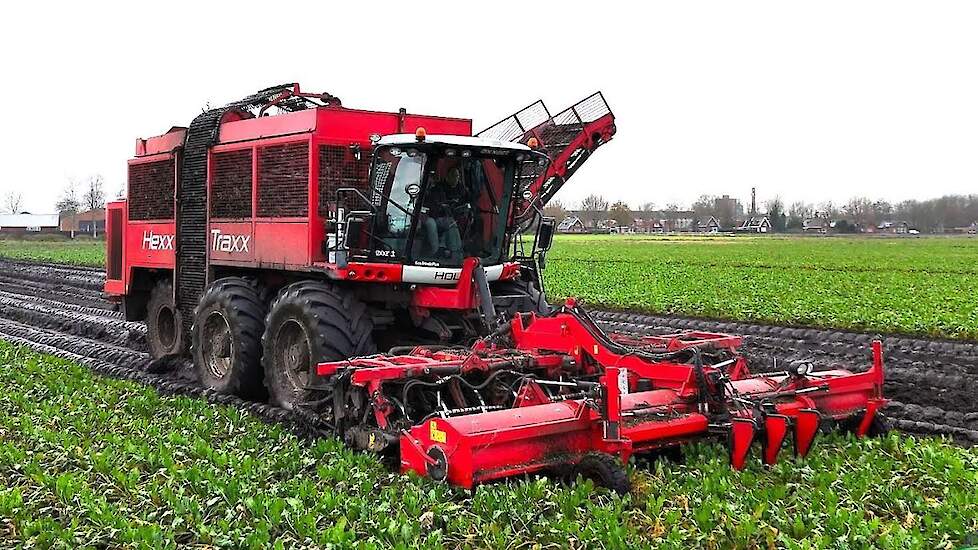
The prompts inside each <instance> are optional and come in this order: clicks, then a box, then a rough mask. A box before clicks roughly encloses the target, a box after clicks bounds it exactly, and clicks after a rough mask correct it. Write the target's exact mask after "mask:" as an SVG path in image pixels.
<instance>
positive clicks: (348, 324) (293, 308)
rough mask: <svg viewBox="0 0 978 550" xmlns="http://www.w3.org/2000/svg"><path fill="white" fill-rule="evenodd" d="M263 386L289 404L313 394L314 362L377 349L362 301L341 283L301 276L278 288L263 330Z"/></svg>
mask: <svg viewBox="0 0 978 550" xmlns="http://www.w3.org/2000/svg"><path fill="white" fill-rule="evenodd" d="M262 348H263V354H262V365H263V366H264V369H265V387H266V388H268V393H269V398H270V400H271V401H272V402H273V403H275V404H276V405H278V406H280V407H282V408H285V409H288V410H292V409H294V408H295V406H296V405H297V404H301V403H303V402H307V401H309V400H310V399H311V398H312V393H313V390H310V389H309V386H310V383H311V382H312V381H313V380H314V379H315V368H316V365H317V364H319V363H320V362H322V361H338V360H341V359H347V358H350V357H356V356H361V355H370V354H373V353H376V345H375V344H374V340H373V321H372V320H371V318H370V314H369V312H368V311H367V307H366V305H364V303H363V302H361V301H360V300H358V299H357V298H356V297H355V296H354V295H353V294H352V293H350V292H346V291H344V290H343V289H342V288H339V287H336V286H334V285H329V284H326V283H321V282H316V281H302V282H298V283H295V284H292V285H289V286H287V287H285V288H284V289H282V291H281V292H279V294H278V296H277V297H276V298H275V301H274V302H273V303H272V307H271V309H270V310H269V313H268V318H267V319H266V321H265V334H264V336H262Z"/></svg>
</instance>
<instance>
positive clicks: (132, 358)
mask: <svg viewBox="0 0 978 550" xmlns="http://www.w3.org/2000/svg"><path fill="white" fill-rule="evenodd" d="M102 281H103V273H102V271H101V270H99V269H95V268H84V267H69V266H63V265H54V264H37V263H26V262H16V261H10V260H0V338H2V339H5V340H8V341H10V342H13V343H17V344H23V345H26V346H29V347H31V348H33V349H35V350H37V351H40V352H43V353H49V354H52V355H57V356H60V357H63V358H66V359H70V360H73V361H75V362H78V363H81V364H84V365H86V366H88V367H89V368H91V369H93V370H95V371H97V372H99V373H102V374H105V375H108V376H114V377H120V378H130V379H135V380H137V381H140V382H143V383H146V384H150V385H153V386H155V387H157V388H158V389H160V390H161V391H163V392H165V393H179V394H190V395H201V396H203V397H205V398H206V399H208V400H210V401H213V402H219V403H224V404H230V405H234V406H237V407H239V408H243V409H247V410H249V411H250V412H252V413H254V414H257V415H258V416H260V417H262V418H264V419H266V420H268V421H273V422H284V423H289V424H291V425H293V427H294V428H295V429H297V430H300V431H308V430H314V429H315V427H314V426H311V425H310V424H309V423H308V422H304V421H301V420H300V419H296V418H292V417H290V415H289V413H286V412H285V411H282V410H280V409H276V408H275V407H271V406H269V405H265V404H261V403H252V402H246V401H242V400H240V399H237V398H234V397H231V396H222V395H215V394H213V393H210V392H203V391H201V390H200V389H198V388H197V387H196V384H195V383H196V381H195V377H194V374H193V370H192V368H191V367H190V365H189V364H188V363H186V362H177V363H168V364H159V363H154V362H152V361H151V360H150V358H149V356H148V354H147V353H146V343H145V336H146V328H145V326H144V325H143V324H142V323H133V322H127V321H125V320H124V319H123V318H122V315H121V314H120V313H119V312H118V311H116V308H115V306H114V305H113V304H112V303H110V302H108V301H107V300H105V299H104V297H103V296H102V291H101V289H102ZM594 316H595V317H596V318H597V320H599V321H600V322H601V323H603V324H604V326H605V327H606V328H607V329H609V330H615V331H620V332H629V333H635V334H651V333H663V332H675V331H677V330H688V329H696V330H705V331H718V332H726V333H731V334H740V335H743V336H744V342H745V346H744V351H745V352H746V354H747V356H748V357H749V359H750V361H751V366H752V368H753V369H754V370H755V371H764V370H774V369H777V368H778V365H779V364H780V365H783V364H786V362H788V361H792V360H799V359H806V360H810V361H812V362H813V363H814V364H815V365H816V366H817V367H818V368H829V367H832V366H836V365H838V366H844V367H846V368H849V369H854V370H864V369H866V368H868V366H869V361H870V351H869V344H870V341H871V340H872V338H873V335H870V334H862V333H855V332H844V331H828V330H816V329H808V328H793V327H776V326H767V325H757V324H748V323H735V322H717V321H709V320H700V319H685V318H678V317H663V316H649V315H640V314H632V313H628V312H613V311H595V312H594ZM883 344H884V353H885V357H886V377H887V380H886V387H885V394H886V396H887V397H889V398H891V399H892V400H893V401H892V403H891V404H890V406H889V407H888V408H887V410H886V414H887V416H888V417H889V418H890V419H891V422H892V424H893V425H894V426H895V427H896V428H899V429H900V430H903V431H906V432H911V433H917V434H942V435H948V436H951V437H953V438H954V439H955V440H956V441H959V442H961V443H964V444H974V443H978V404H976V403H975V399H974V397H973V391H974V390H975V387H976V382H978V344H976V343H972V342H963V341H939V340H928V339H917V338H906V337H900V336H888V337H884V338H883Z"/></svg>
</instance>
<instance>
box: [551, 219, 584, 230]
mask: <svg viewBox="0 0 978 550" xmlns="http://www.w3.org/2000/svg"><path fill="white" fill-rule="evenodd" d="M557 232H558V233H587V228H586V227H584V222H583V221H581V218H578V217H577V216H568V217H566V218H564V219H563V220H560V223H559V224H557Z"/></svg>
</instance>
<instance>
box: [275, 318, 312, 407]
mask: <svg viewBox="0 0 978 550" xmlns="http://www.w3.org/2000/svg"><path fill="white" fill-rule="evenodd" d="M275 359H276V362H277V363H278V364H279V365H281V367H282V371H283V373H284V374H285V378H286V379H287V380H288V382H289V385H290V386H291V388H290V389H291V391H292V393H293V394H298V393H299V392H300V391H301V390H302V389H304V388H305V387H306V385H307V384H308V383H309V369H310V368H312V349H311V346H310V342H309V337H308V335H307V334H306V329H305V328H304V327H303V326H302V325H301V324H300V323H298V322H297V321H295V320H289V321H287V322H285V323H284V324H282V326H281V327H280V328H279V330H278V334H276V336H275Z"/></svg>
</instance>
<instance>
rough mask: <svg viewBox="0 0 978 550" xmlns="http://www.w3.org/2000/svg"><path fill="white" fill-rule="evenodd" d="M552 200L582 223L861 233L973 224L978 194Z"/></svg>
mask: <svg viewBox="0 0 978 550" xmlns="http://www.w3.org/2000/svg"><path fill="white" fill-rule="evenodd" d="M577 206H578V207H577V208H571V205H568V204H565V203H563V202H561V201H559V200H554V201H551V202H550V203H549V204H548V205H547V207H546V208H544V214H545V215H547V216H552V217H554V218H556V219H557V220H558V221H559V220H562V219H564V218H566V217H567V216H569V215H571V213H572V212H573V213H575V214H577V215H578V216H579V217H580V218H581V221H583V222H584V224H585V225H587V226H589V227H594V226H596V225H597V223H598V222H599V221H602V220H614V221H615V222H616V223H618V225H623V226H628V225H631V224H632V223H633V222H634V221H635V218H636V217H640V216H641V215H642V213H645V212H659V214H660V215H663V216H670V215H673V216H675V215H676V213H677V212H683V211H691V212H693V213H694V215H695V216H696V217H697V218H700V219H703V218H709V217H710V216H713V217H715V218H716V219H717V220H718V221H719V222H720V225H721V227H733V226H734V225H735V224H736V223H737V221H738V220H739V219H742V218H744V217H746V216H750V215H766V216H767V217H768V219H769V220H770V222H771V226H772V229H774V230H775V231H786V230H800V229H802V228H803V227H804V223H805V220H811V219H813V218H823V219H825V220H828V221H831V222H834V223H835V226H836V228H837V229H838V230H841V231H846V230H852V231H857V230H859V229H860V228H866V227H876V226H879V225H880V224H882V223H884V222H906V223H907V224H908V225H910V227H912V228H915V229H918V230H920V231H923V232H938V233H939V232H943V231H947V230H951V229H953V228H958V227H968V226H970V225H972V224H974V223H975V222H978V195H945V196H942V197H938V198H934V199H926V200H916V199H913V200H905V201H901V202H896V203H894V202H890V201H887V200H885V199H872V198H869V197H853V198H851V199H849V200H848V201H846V202H843V203H836V202H834V201H831V200H827V201H823V202H819V203H810V202H805V201H795V202H792V203H791V204H790V205H786V204H785V203H784V201H783V200H782V199H781V197H780V196H776V197H774V198H772V199H769V200H767V201H764V202H763V203H762V204H761V208H759V210H760V211H759V212H753V213H752V212H746V211H745V209H744V207H743V205H742V204H741V203H740V201H737V200H723V199H721V197H717V196H714V195H701V196H700V197H698V198H697V199H696V200H695V201H693V203H692V204H691V205H689V207H688V208H687V207H684V206H681V205H679V204H676V203H668V204H664V205H662V207H661V208H657V205H656V204H655V203H652V202H646V203H642V204H641V205H638V206H637V207H636V208H633V207H632V206H631V205H629V204H628V203H626V202H624V201H616V202H610V201H608V200H607V199H605V198H604V197H603V196H602V195H596V194H595V195H589V196H588V197H586V198H584V200H582V201H581V202H580V204H579V205H577Z"/></svg>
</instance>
